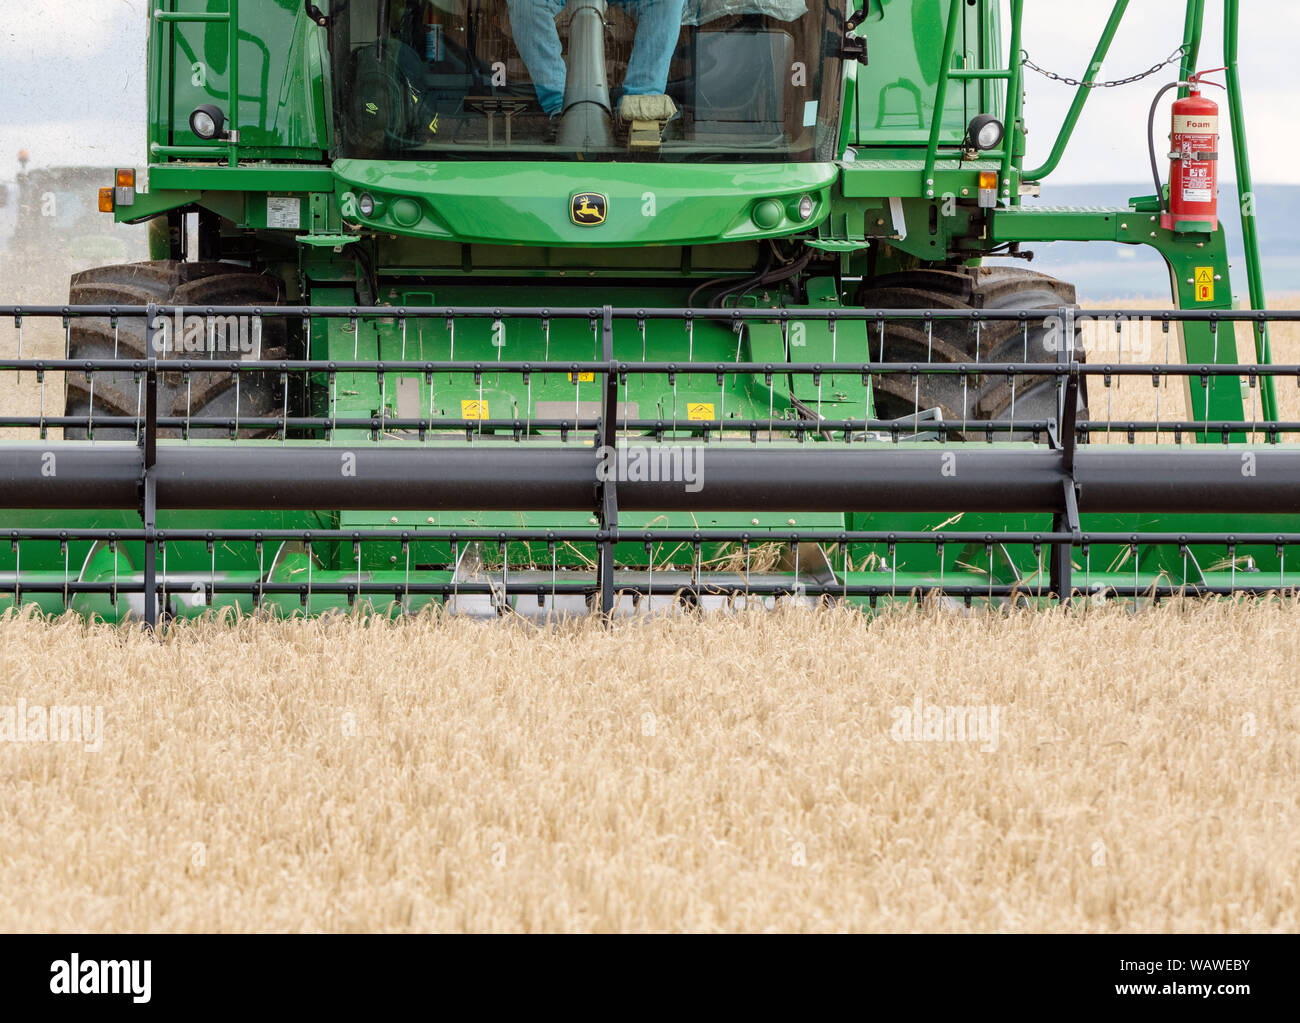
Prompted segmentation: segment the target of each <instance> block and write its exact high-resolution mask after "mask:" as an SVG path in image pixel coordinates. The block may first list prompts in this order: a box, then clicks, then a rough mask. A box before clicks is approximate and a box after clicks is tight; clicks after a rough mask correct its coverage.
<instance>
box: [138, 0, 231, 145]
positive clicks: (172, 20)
mask: <svg viewBox="0 0 1300 1023" xmlns="http://www.w3.org/2000/svg"><path fill="white" fill-rule="evenodd" d="M171 2H172V5H173V7H174V6H175V4H176V0H171ZM227 4H228V8H227V10H225V11H177V10H174V9H173V10H170V11H169V10H164V9H163V8H161V7H159V8H156V9H155V10H154V12H153V18H154V20H155V21H157V22H160V23H162V24H165V25H187V24H224V25H225V26H226V47H227V49H226V52H227V55H228V56H227V59H228V61H229V66H230V81H229V83H228V86H227V90H226V92H227V97H226V105H227V106H228V107H229V108H230V111H229V114H228V115H227V116H228V118H229V129H228V137H227V139H226V144H225V146H224V147H222V146H213V147H212V150H213V152H216V151H217V150H219V149H222V148H224V149H225V150H226V154H227V157H228V159H229V161H230V166H231V167H237V166H239V0H227ZM174 52H175V44H174V43H173V44H172V46H171V47H169V49H168V54H167V60H168V64H169V65H170V64H171V62H172V57H173V55H174ZM207 152H208V150H207V149H206V147H199V146H166V145H161V144H159V143H155V144H154V145H152V146H150V154H151V155H153V156H202V155H207Z"/></svg>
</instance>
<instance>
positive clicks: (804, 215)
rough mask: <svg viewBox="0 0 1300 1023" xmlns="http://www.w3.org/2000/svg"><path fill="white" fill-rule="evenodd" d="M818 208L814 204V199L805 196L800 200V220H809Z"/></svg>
mask: <svg viewBox="0 0 1300 1023" xmlns="http://www.w3.org/2000/svg"><path fill="white" fill-rule="evenodd" d="M816 208H817V204H816V203H814V202H813V197H812V196H811V195H805V196H803V197H802V198H801V199H800V200H799V206H798V210H799V219H800V220H807V219H808V218H809V217H811V216H812V215H813V210H814V209H816Z"/></svg>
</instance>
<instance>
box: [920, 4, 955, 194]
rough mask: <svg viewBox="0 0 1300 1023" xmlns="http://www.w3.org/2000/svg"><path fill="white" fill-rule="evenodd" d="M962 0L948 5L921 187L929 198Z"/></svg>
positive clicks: (932, 190) (932, 184)
mask: <svg viewBox="0 0 1300 1023" xmlns="http://www.w3.org/2000/svg"><path fill="white" fill-rule="evenodd" d="M961 6H962V0H951V2H950V3H949V5H948V29H947V32H946V34H945V35H944V40H943V55H942V56H941V57H940V63H939V83H938V85H936V86H935V91H934V120H933V121H932V122H931V124H930V144H929V146H928V147H927V148H926V152H925V171H924V172H923V174H922V178H921V187H922V189H923V190H924V192H925V195H926V197H927V198H930V199H933V198H934V165H935V162H936V161H937V160H938V158H939V135H940V133H941V132H942V131H943V112H944V109H945V108H946V107H947V105H948V80H949V77H950V75H951V73H952V58H953V54H954V53H956V50H957V26H958V25H959V24H960V22H961Z"/></svg>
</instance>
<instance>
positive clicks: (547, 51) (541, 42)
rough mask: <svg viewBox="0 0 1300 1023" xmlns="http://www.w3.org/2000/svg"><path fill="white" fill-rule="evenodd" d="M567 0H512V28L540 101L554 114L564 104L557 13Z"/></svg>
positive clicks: (562, 58) (562, 67) (563, 71)
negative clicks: (556, 23) (556, 25)
mask: <svg viewBox="0 0 1300 1023" xmlns="http://www.w3.org/2000/svg"><path fill="white" fill-rule="evenodd" d="M563 6H564V0H509V8H510V28H511V31H513V32H514V36H515V46H517V47H518V48H519V55H520V56H521V57H523V58H524V64H525V65H527V67H528V74H529V77H531V78H532V80H533V88H534V89H535V90H536V91H537V101H538V102H539V103H541V105H542V109H543V110H545V111H546V113H548V114H550V115H551V116H554V115H556V114H558V113H559V112H560V110H561V109H562V108H563V106H564V77H565V69H564V53H563V50H562V49H561V48H560V33H559V30H558V29H556V27H555V16H556V15H557V14H559V13H560V9H561V8H562V7H563Z"/></svg>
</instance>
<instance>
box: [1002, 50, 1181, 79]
mask: <svg viewBox="0 0 1300 1023" xmlns="http://www.w3.org/2000/svg"><path fill="white" fill-rule="evenodd" d="M1189 50H1190V47H1188V45H1187V44H1186V43H1184V44H1183V45H1182V46H1180V47H1178V49H1176V50H1175V51H1174V52H1173V53H1172V54H1171V55H1170V57H1169V59H1168V60H1166V61H1165V62H1164V63H1163V64H1157V65H1156V66H1155V67H1153V68H1152V69H1151V70H1150V71H1143V72H1142V73H1141V74H1140V75H1133V76H1132V77H1131V78H1120V79H1118V80H1116V81H1113V82H1081V81H1079V80H1078V79H1077V78H1070V77H1069V76H1068V75H1058V74H1057V73H1056V72H1055V71H1048V70H1047V69H1046V68H1041V67H1039V66H1038V65H1037V64H1035V63H1034V62H1033V61H1032V60H1030V59H1029V51H1028V50H1021V51H1020V59H1021V62H1022V63H1023V64H1024V65H1025V67H1027V68H1029V70H1030V71H1037V72H1038V73H1039V74H1040V75H1044V76H1046V77H1047V78H1050V79H1051V80H1052V81H1054V82H1061V83H1062V84H1064V85H1069V86H1073V87H1075V88H1078V87H1079V86H1083V88H1085V89H1114V88H1117V87H1119V86H1121V85H1132V84H1133V83H1134V82H1140V81H1142V80H1143V79H1144V78H1150V77H1151V76H1152V75H1154V74H1156V73H1158V72H1160V71H1163V70H1164V69H1165V68H1167V67H1168V66H1169V65H1170V64H1174V63H1177V62H1178V61H1180V60H1182V59H1183V57H1184V56H1186V54H1187V53H1188V52H1189Z"/></svg>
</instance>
